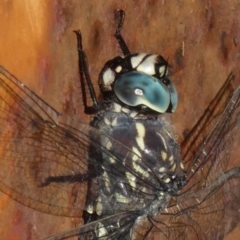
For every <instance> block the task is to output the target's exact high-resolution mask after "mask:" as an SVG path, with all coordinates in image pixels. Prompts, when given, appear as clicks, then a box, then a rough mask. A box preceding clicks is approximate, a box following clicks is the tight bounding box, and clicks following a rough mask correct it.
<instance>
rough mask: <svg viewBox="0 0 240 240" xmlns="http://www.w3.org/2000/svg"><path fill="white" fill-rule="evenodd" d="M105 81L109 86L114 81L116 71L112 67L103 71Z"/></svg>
mask: <svg viewBox="0 0 240 240" xmlns="http://www.w3.org/2000/svg"><path fill="white" fill-rule="evenodd" d="M102 78H103V83H104V85H105V86H109V85H111V84H112V83H113V81H114V79H115V72H114V71H112V70H111V69H110V68H108V69H107V70H106V71H105V72H104V73H103V76H102Z"/></svg>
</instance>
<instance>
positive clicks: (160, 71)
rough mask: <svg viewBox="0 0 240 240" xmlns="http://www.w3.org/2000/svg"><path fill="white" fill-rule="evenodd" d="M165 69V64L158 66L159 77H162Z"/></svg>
mask: <svg viewBox="0 0 240 240" xmlns="http://www.w3.org/2000/svg"><path fill="white" fill-rule="evenodd" d="M165 69H166V67H165V66H161V67H160V68H159V75H160V77H163V75H164V73H165Z"/></svg>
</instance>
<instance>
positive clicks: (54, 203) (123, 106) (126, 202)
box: [0, 11, 240, 239]
mask: <svg viewBox="0 0 240 240" xmlns="http://www.w3.org/2000/svg"><path fill="white" fill-rule="evenodd" d="M120 15H121V20H120V23H119V26H118V28H117V31H116V38H117V40H118V42H119V44H120V47H121V49H122V51H123V54H124V57H116V58H114V59H113V60H110V61H109V62H107V63H106V65H105V66H104V68H103V70H102V72H101V74H100V80H99V84H100V87H101V90H102V93H103V102H102V103H99V102H98V101H97V99H96V95H95V92H94V89H93V87H92V83H91V79H90V76H89V73H88V69H87V63H86V56H85V53H84V51H83V48H82V43H81V34H80V32H76V33H77V37H78V50H79V60H80V67H81V68H82V71H81V72H80V74H81V77H82V78H83V79H85V80H86V83H85V85H86V86H88V88H89V90H90V93H91V96H92V99H93V107H92V111H91V112H95V113H97V114H96V116H95V117H94V119H93V121H92V123H91V125H92V126H89V125H86V124H83V123H81V122H79V121H77V120H75V119H72V118H70V117H68V116H63V115H61V114H60V113H58V112H57V111H56V110H55V109H53V108H52V107H51V106H49V105H48V104H46V103H45V102H44V101H43V100H42V99H40V98H39V97H38V96H37V95H35V94H34V93H33V92H32V91H31V90H30V89H28V88H27V87H26V86H25V85H24V84H22V83H21V82H20V81H19V80H17V79H16V78H15V77H14V76H12V75H11V74H10V73H8V72H7V71H6V70H5V69H4V68H1V69H0V70H1V71H0V73H1V76H0V87H1V88H0V100H1V102H0V104H1V105H0V111H1V113H2V115H1V118H0V133H1V141H2V143H4V147H5V148H7V149H9V151H6V152H5V153H4V154H3V155H2V158H3V159H4V161H3V162H2V163H1V171H0V181H1V183H2V184H1V186H2V187H1V190H2V191H3V192H5V193H6V194H8V195H10V196H11V197H12V198H13V199H15V200H17V201H19V202H20V203H22V204H24V205H27V206H29V207H31V208H34V209H36V210H38V211H43V212H47V213H50V214H55V215H62V216H69V217H78V216H81V213H82V211H84V218H85V225H84V226H82V227H80V228H77V229H75V230H71V231H70V232H68V233H64V234H60V235H59V236H57V237H53V238H51V239H62V238H65V237H70V236H74V235H76V236H78V237H79V238H80V239H153V238H154V237H159V236H160V237H161V239H196V238H198V239H212V238H213V237H214V236H217V238H222V237H223V236H224V235H225V234H226V232H228V231H230V230H231V229H232V228H233V226H234V224H235V223H237V222H238V219H239V216H238V213H237V211H236V210H237V209H238V208H239V202H240V200H239V199H240V195H239V191H238V188H239V168H235V169H232V170H230V171H226V167H227V163H228V158H229V156H230V154H231V148H232V146H233V144H232V142H233V141H234V138H235V137H236V136H237V133H238V128H239V118H238V112H239V109H238V108H239V92H240V90H239V89H237V90H236V91H235V92H234V94H233V97H232V98H231V100H230V101H229V103H228V105H227V107H226V110H225V112H224V113H223V115H222V117H221V118H220V120H219V122H218V123H217V124H215V127H214V128H213V130H212V132H211V133H210V135H209V136H208V137H207V138H206V139H205V141H204V143H203V145H202V147H201V148H200V150H199V151H198V153H197V154H196V156H195V158H194V159H191V161H190V163H189V162H186V165H187V168H185V169H184V165H183V161H185V159H183V160H181V157H180V150H179V146H178V144H177V142H176V139H175V137H174V134H173V132H172V130H171V126H170V125H169V124H168V123H167V122H166V121H164V120H163V118H158V114H159V113H164V112H166V111H167V112H174V111H175V110H176V107H177V104H178V97H177V92H176V89H175V87H174V84H173V83H172V82H171V80H170V78H169V75H168V64H167V62H166V61H165V60H164V59H163V58H162V57H161V56H157V55H152V54H143V53H141V54H131V53H130V51H129V49H128V48H127V45H126V44H125V42H124V40H123V38H122V36H121V33H120V30H121V27H122V24H123V20H124V12H123V11H120ZM184 163H185V162H184ZM11 174H17V175H18V176H19V178H18V179H19V180H18V181H17V182H16V181H12V179H11ZM66 193H68V194H71V195H72V199H73V201H72V204H71V206H70V207H69V203H68V199H67V198H65V195H66ZM84 201H85V202H86V203H85V205H84V206H83V205H82V204H81V203H82V202H84ZM217 223H218V224H217ZM220 223H221V224H220ZM227 223H230V224H229V225H228V224H227ZM223 224H224V226H225V225H226V228H223V227H222V226H223Z"/></svg>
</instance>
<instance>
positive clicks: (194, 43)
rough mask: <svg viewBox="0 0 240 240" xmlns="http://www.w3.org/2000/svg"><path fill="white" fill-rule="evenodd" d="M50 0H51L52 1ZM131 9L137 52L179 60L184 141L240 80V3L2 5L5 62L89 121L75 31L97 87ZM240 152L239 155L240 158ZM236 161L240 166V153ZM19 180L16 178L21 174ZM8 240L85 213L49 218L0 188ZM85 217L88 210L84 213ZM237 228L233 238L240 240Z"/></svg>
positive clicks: (0, 226) (0, 229)
mask: <svg viewBox="0 0 240 240" xmlns="http://www.w3.org/2000/svg"><path fill="white" fill-rule="evenodd" d="M49 2H50V1H49ZM116 9H124V10H125V11H126V21H125V25H124V30H123V36H124V38H125V40H126V42H127V43H128V45H129V48H130V50H131V51H132V52H149V53H157V54H161V55H162V56H164V58H165V59H167V60H168V61H169V63H170V65H171V66H172V71H173V77H172V78H173V81H174V83H175V84H176V86H177V89H178V91H179V95H180V102H179V108H178V110H177V112H176V113H175V114H174V115H173V116H172V122H173V124H174V126H175V129H176V133H177V135H178V136H179V141H180V142H182V141H183V139H184V133H185V132H186V131H188V130H190V129H191V127H192V126H194V124H195V123H196V122H197V120H198V118H199V117H200V116H201V114H202V113H203V112H204V109H205V108H206V106H207V105H208V103H209V102H210V101H211V100H212V99H213V97H214V96H215V94H216V93H217V91H218V90H219V88H220V86H221V85H222V84H223V82H224V81H225V80H226V78H227V76H228V75H229V73H230V72H231V71H233V73H234V74H235V83H234V84H235V86H237V85H239V83H240V81H239V79H240V78H239V74H240V72H239V69H240V68H239V60H240V35H239V32H240V21H239V14H240V4H239V1H237V0H235V1H220V2H219V1H191V0H189V1H155V0H148V1H144V0H142V1H125V0H124V1H113V0H112V1H106V2H103V1H84V0H71V1H61V0H58V1H57V0H54V1H51V3H48V4H47V3H42V1H27V0H21V1H20V0H18V1H16V0H15V1H11V0H4V1H1V3H0V13H1V17H0V29H1V31H0V65H3V66H4V67H5V68H6V69H8V70H9V71H10V72H11V73H13V74H14V75H15V76H16V77H17V78H19V79H20V80H22V81H23V82H24V83H25V84H26V85H28V86H29V87H30V88H31V89H33V90H34V91H35V92H36V93H37V94H39V95H40V96H41V97H42V98H43V99H44V100H45V101H47V102H48V103H49V104H51V105H52V106H53V107H54V108H56V109H57V110H58V111H60V112H62V113H65V114H69V115H72V116H75V117H78V118H79V119H81V120H82V121H84V122H89V121H90V118H88V117H86V116H84V115H83V111H82V110H83V109H82V108H81V106H82V104H81V95H80V93H81V90H80V88H79V82H78V62H77V61H78V56H77V50H76V38H75V35H74V33H73V30H77V29H81V32H82V35H83V44H84V49H85V51H86V53H87V55H88V63H89V69H90V73H91V76H92V79H93V81H94V83H95V85H96V86H97V79H98V74H99V72H100V70H101V68H102V66H103V65H104V63H105V62H106V61H107V60H109V59H111V58H113V57H115V56H116V54H120V49H119V47H118V46H117V43H116V41H115V38H114V32H115V28H116V25H117V19H116V17H115V16H116V14H114V10H116ZM235 155H236V156H235ZM235 155H234V158H233V159H232V161H233V162H232V163H231V164H232V165H238V163H239V159H238V154H235ZM16 178H17V176H16ZM0 200H1V201H0V207H1V211H0V235H1V239H42V238H44V237H47V236H49V235H52V234H55V233H58V232H61V231H64V230H67V229H70V228H72V227H74V226H76V225H78V224H79V223H81V218H80V219H68V218H63V217H56V216H50V215H47V214H42V213H39V212H36V211H34V210H31V209H28V208H26V207H24V206H21V205H19V204H18V203H16V202H14V201H12V200H11V199H10V198H8V197H7V196H6V195H4V194H0ZM80 217H81V216H80ZM237 234H238V233H237V230H235V231H234V232H233V233H231V234H230V235H229V236H228V237H227V238H226V239H229V240H230V239H236V237H234V236H238V235H237Z"/></svg>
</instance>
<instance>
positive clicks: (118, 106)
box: [113, 103, 122, 112]
mask: <svg viewBox="0 0 240 240" xmlns="http://www.w3.org/2000/svg"><path fill="white" fill-rule="evenodd" d="M113 111H114V112H121V111H122V106H121V105H120V104H117V103H113Z"/></svg>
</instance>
